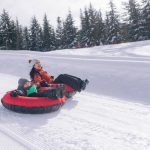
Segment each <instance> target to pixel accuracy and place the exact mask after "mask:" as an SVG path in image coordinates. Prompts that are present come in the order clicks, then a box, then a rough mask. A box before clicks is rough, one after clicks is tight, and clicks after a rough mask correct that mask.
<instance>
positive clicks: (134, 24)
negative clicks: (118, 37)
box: [126, 0, 142, 41]
mask: <svg viewBox="0 0 150 150" xmlns="http://www.w3.org/2000/svg"><path fill="white" fill-rule="evenodd" d="M126 9H127V11H128V14H127V16H128V15H129V18H128V22H129V29H128V30H129V32H128V34H129V41H138V40H142V28H141V27H142V26H141V14H140V7H139V5H138V3H137V2H136V1H135V0H129V3H128V4H127V6H126Z"/></svg>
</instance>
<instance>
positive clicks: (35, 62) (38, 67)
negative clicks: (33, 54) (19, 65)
mask: <svg viewBox="0 0 150 150" xmlns="http://www.w3.org/2000/svg"><path fill="white" fill-rule="evenodd" d="M29 64H30V65H31V66H32V67H33V68H34V69H35V70H41V69H42V66H41V63H40V61H39V60H37V59H32V60H29Z"/></svg>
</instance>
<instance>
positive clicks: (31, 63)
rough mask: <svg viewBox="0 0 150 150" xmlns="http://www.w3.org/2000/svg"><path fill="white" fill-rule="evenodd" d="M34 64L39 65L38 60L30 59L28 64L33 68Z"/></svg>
mask: <svg viewBox="0 0 150 150" xmlns="http://www.w3.org/2000/svg"><path fill="white" fill-rule="evenodd" d="M36 63H40V61H39V60H38V59H30V60H29V64H30V65H31V66H32V67H33V66H34V65H35V64H36Z"/></svg>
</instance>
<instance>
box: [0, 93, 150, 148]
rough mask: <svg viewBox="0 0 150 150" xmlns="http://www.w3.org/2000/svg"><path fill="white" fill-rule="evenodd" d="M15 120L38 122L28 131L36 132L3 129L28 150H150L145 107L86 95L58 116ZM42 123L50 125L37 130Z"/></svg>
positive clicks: (149, 113)
mask: <svg viewBox="0 0 150 150" xmlns="http://www.w3.org/2000/svg"><path fill="white" fill-rule="evenodd" d="M91 99H92V100H91ZM71 107H72V109H71ZM7 113H8V116H9V115H10V113H12V112H10V111H7V110H6V114H7ZM11 116H13V117H12V120H18V122H22V124H24V123H25V121H27V120H32V119H33V118H34V119H33V120H34V121H35V124H33V125H32V124H31V125H29V126H28V127H29V128H32V127H35V129H32V130H31V131H30V133H29V132H28V130H27V129H26V128H24V127H23V126H22V127H16V128H14V130H13V131H11V130H10V129H12V128H13V125H12V126H11V125H9V123H8V124H6V122H5V123H4V125H6V127H5V128H4V126H1V129H2V130H3V131H4V133H5V134H7V135H8V136H10V137H12V138H13V139H14V140H16V141H18V142H19V143H21V144H23V146H24V147H26V146H27V148H28V149H29V148H30V149H42V150H48V149H53V150H59V149H62V150H84V149H87V150H91V149H92V150H99V148H100V147H101V149H102V150H108V149H111V147H113V149H123V150H133V149H134V150H139V149H142V150H149V149H150V137H149V136H148V135H149V133H150V127H149V124H150V119H149V117H150V109H149V107H148V106H145V105H142V104H135V103H131V102H126V101H120V100H117V99H115V98H111V97H105V96H97V95H94V94H90V93H85V92H83V93H81V94H77V95H76V96H75V97H74V98H73V100H68V101H67V102H66V104H65V105H64V106H63V107H62V109H61V110H60V111H58V112H54V113H51V114H46V115H27V116H26V115H20V114H16V113H12V114H11ZM36 119H37V121H36ZM12 120H11V121H12ZM39 120H41V121H43V122H44V121H45V120H46V122H45V123H44V124H43V125H40V126H37V128H36V125H37V124H38V123H39ZM11 121H10V122H11ZM143 122H144V123H143ZM27 124H28V122H27ZM25 125H26V124H25ZM6 128H7V129H6ZM14 133H15V134H14ZM20 137H22V138H20ZM39 141H40V142H39ZM35 145H36V146H37V147H36V146H35Z"/></svg>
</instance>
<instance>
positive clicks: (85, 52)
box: [0, 41, 150, 150]
mask: <svg viewBox="0 0 150 150" xmlns="http://www.w3.org/2000/svg"><path fill="white" fill-rule="evenodd" d="M149 49H150V41H145V42H136V43H126V44H120V45H109V46H100V47H93V48H89V49H78V50H60V51H54V52H45V53H40V52H28V51H17V52H14V51H0V64H1V66H0V82H1V84H0V97H2V95H3V94H4V93H5V92H6V91H8V90H11V89H14V88H15V87H16V86H17V80H18V79H19V78H20V77H26V78H29V75H28V74H29V70H30V69H31V68H30V66H28V63H27V60H28V59H30V58H37V59H40V60H41V62H42V64H43V67H44V69H46V70H47V71H48V72H49V73H51V74H53V75H54V76H55V77H56V76H57V75H59V74H60V73H69V74H72V75H76V76H79V77H81V78H83V79H84V78H88V79H89V80H90V84H89V85H88V87H87V89H86V91H83V92H81V93H78V94H76V95H75V96H74V97H73V98H72V99H69V100H68V101H67V102H66V104H65V105H64V106H63V107H62V109H61V110H60V111H57V112H54V113H49V114H42V115H25V114H18V113H14V112H10V111H9V110H6V109H5V108H4V107H3V106H2V105H0V146H1V148H2V149H4V148H5V149H19V150H20V149H35V150H36V149H43V150H45V149H52V150H60V149H61V150H85V149H86V150H100V149H101V150H110V149H111V150H120V149H121V150H149V149H150V126H149V124H150V107H149V105H150V94H149V89H150V82H149V78H150V71H149V65H150V64H149V63H150V58H149V55H150V53H149ZM6 142H7V143H9V144H7V145H6ZM10 145H11V146H10Z"/></svg>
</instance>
